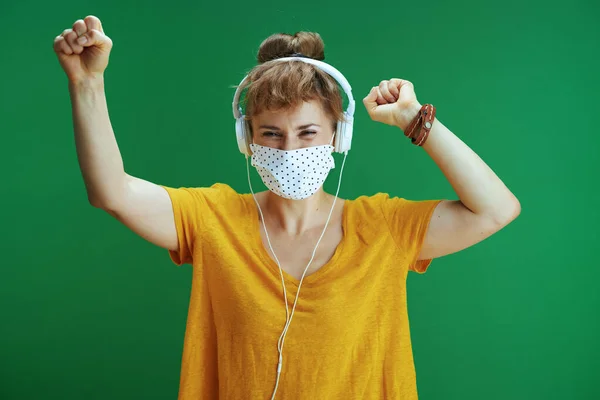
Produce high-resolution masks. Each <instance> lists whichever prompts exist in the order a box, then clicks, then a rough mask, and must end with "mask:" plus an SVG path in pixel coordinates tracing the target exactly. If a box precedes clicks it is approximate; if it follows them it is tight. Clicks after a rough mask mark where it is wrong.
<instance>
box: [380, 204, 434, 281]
mask: <svg viewBox="0 0 600 400" xmlns="http://www.w3.org/2000/svg"><path fill="white" fill-rule="evenodd" d="M382 197H383V198H382V203H381V204H382V208H383V214H384V217H385V219H386V220H387V224H388V226H389V229H390V233H391V235H392V237H393V238H394V241H395V242H396V244H397V246H398V247H399V249H400V251H402V252H404V253H405V254H406V256H407V258H408V260H409V266H408V269H409V270H410V271H414V272H418V273H420V274H423V273H425V272H426V271H427V268H429V265H430V264H431V261H432V260H431V259H428V260H419V261H417V258H418V256H419V254H420V252H421V248H422V247H423V243H424V241H425V235H426V234H427V230H428V228H429V222H430V221H431V218H432V216H433V212H434V211H435V208H436V207H437V205H438V204H439V203H440V202H441V201H442V200H441V199H439V200H418V201H415V200H407V199H404V198H401V197H389V196H388V195H387V194H383V195H382Z"/></svg>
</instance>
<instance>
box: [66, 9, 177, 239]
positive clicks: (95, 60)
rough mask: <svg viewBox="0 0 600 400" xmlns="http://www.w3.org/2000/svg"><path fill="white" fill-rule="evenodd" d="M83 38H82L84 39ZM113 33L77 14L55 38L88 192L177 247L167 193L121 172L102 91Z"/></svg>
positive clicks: (130, 223)
mask: <svg viewBox="0 0 600 400" xmlns="http://www.w3.org/2000/svg"><path fill="white" fill-rule="evenodd" d="M84 41H85V42H84ZM111 48H112V41H111V39H110V38H109V37H108V36H106V34H105V33H104V31H103V29H102V24H101V22H100V20H99V19H98V18H97V17H94V16H88V17H86V18H85V19H83V20H82V19H80V20H77V21H76V22H75V23H74V24H73V27H72V28H71V29H66V30H64V31H63V33H62V34H61V35H59V36H57V37H56V38H55V39H54V51H55V52H56V54H57V56H58V60H59V62H60V65H61V66H62V68H63V70H64V71H65V73H66V74H67V77H68V80H69V93H70V96H71V106H72V115H73V128H74V132H75V144H76V149H77V157H78V161H79V166H80V169H81V173H82V176H83V180H84V182H85V187H86V190H87V196H88V199H89V202H90V204H92V205H93V206H94V207H98V208H101V209H103V210H106V211H107V212H108V213H109V214H110V215H112V216H114V217H115V218H117V219H118V220H119V221H121V222H122V223H124V224H125V225H126V226H127V227H129V228H130V229H132V230H133V231H134V232H135V233H137V234H138V235H140V236H141V237H143V238H144V239H146V240H148V241H150V242H152V243H154V244H156V245H158V246H160V247H163V248H166V249H169V250H177V247H178V245H177V243H178V242H177V231H176V228H175V221H174V216H173V208H172V204H171V199H170V197H169V195H168V193H167V192H166V190H165V189H164V188H162V187H160V186H158V185H156V184H154V183H151V182H148V181H145V180H143V179H139V178H136V177H133V176H130V175H128V174H127V173H125V170H124V167H123V159H122V158H121V153H120V151H119V147H118V145H117V141H116V138H115V135H114V132H113V129H112V126H111V123H110V118H109V114H108V107H107V102H106V95H105V92H104V70H105V69H106V67H107V65H108V59H109V54H110V50H111Z"/></svg>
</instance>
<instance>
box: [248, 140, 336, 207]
mask: <svg viewBox="0 0 600 400" xmlns="http://www.w3.org/2000/svg"><path fill="white" fill-rule="evenodd" d="M332 141H333V139H332ZM250 149H251V150H252V165H253V166H254V167H256V169H257V171H258V173H259V175H260V177H261V178H262V181H263V183H264V184H265V185H266V186H267V187H268V188H269V190H271V191H272V192H273V193H275V194H277V195H279V196H281V197H284V198H286V199H292V200H302V199H305V198H307V197H309V196H312V195H313V194H315V192H316V191H317V190H319V188H320V187H321V186H322V185H323V182H325V179H326V178H327V175H328V174H329V171H330V170H331V169H333V168H335V162H334V160H333V154H332V152H333V150H334V147H333V146H332V145H330V144H329V145H327V144H326V145H323V146H313V147H305V148H303V149H296V150H279V149H274V148H272V147H265V146H260V145H257V144H254V143H253V144H251V145H250Z"/></svg>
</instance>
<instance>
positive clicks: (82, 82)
mask: <svg viewBox="0 0 600 400" xmlns="http://www.w3.org/2000/svg"><path fill="white" fill-rule="evenodd" d="M69 89H70V90H75V91H80V90H90V89H91V90H93V89H104V75H95V76H86V77H83V78H77V79H70V80H69Z"/></svg>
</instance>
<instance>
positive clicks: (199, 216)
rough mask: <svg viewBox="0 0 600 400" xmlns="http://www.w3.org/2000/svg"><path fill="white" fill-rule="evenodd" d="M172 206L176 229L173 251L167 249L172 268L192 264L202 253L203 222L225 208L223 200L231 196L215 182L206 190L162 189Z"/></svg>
mask: <svg viewBox="0 0 600 400" xmlns="http://www.w3.org/2000/svg"><path fill="white" fill-rule="evenodd" d="M162 187H163V188H164V189H165V190H166V191H167V193H168V194H169V197H170V198H171V204H172V206H173V217H174V219H175V228H176V230H177V242H178V249H177V250H169V256H170V257H171V260H172V261H173V262H174V263H175V264H176V265H182V264H193V262H194V257H199V256H200V254H201V250H202V238H203V235H204V227H205V226H206V221H207V220H210V218H211V217H212V216H213V215H214V214H215V213H217V212H218V208H219V207H226V206H227V204H226V202H225V200H226V199H227V198H230V197H231V195H232V194H234V193H235V191H233V189H231V188H230V187H229V186H228V185H225V184H221V183H216V184H214V185H212V186H210V187H179V188H173V187H168V186H162Z"/></svg>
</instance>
